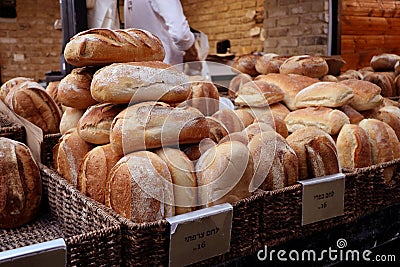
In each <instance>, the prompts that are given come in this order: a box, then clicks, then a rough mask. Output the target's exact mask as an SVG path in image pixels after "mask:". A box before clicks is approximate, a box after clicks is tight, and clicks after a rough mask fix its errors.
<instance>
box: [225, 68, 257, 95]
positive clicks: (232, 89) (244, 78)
mask: <svg viewBox="0 0 400 267" xmlns="http://www.w3.org/2000/svg"><path fill="white" fill-rule="evenodd" d="M252 80H253V78H252V77H251V76H250V75H248V74H247V73H239V74H237V75H236V76H235V77H233V78H232V80H231V81H230V82H229V88H228V89H229V90H228V96H229V98H231V99H235V98H236V92H237V90H239V88H240V87H241V86H242V85H243V84H245V83H247V82H250V81H252Z"/></svg>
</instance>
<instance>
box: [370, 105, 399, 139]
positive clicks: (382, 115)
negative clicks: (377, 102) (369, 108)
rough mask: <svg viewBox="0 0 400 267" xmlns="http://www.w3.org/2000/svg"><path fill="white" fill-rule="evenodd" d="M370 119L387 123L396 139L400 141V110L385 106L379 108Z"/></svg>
mask: <svg viewBox="0 0 400 267" xmlns="http://www.w3.org/2000/svg"><path fill="white" fill-rule="evenodd" d="M371 118H373V119H377V120H380V121H383V122H385V123H387V124H388V125H389V126H390V127H391V128H392V129H393V130H394V132H395V134H396V136H397V139H399V140H400V108H398V107H395V106H386V107H382V108H380V109H379V110H378V111H377V112H376V113H374V114H372V116H371Z"/></svg>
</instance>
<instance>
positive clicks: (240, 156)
mask: <svg viewBox="0 0 400 267" xmlns="http://www.w3.org/2000/svg"><path fill="white" fill-rule="evenodd" d="M253 174H254V164H253V159H252V157H251V154H250V152H249V150H248V149H247V147H246V145H244V144H242V143H240V142H237V141H230V142H226V143H221V144H218V145H216V146H214V147H212V148H210V149H209V150H207V151H206V152H205V153H204V154H203V155H202V156H201V157H200V158H199V160H198V161H197V163H196V176H197V183H198V186H199V188H198V190H199V205H201V206H203V207H204V206H205V207H210V206H213V205H217V204H221V203H225V202H228V203H231V204H233V203H235V202H237V201H239V200H241V199H243V198H246V197H250V196H251V190H252V189H254V188H253V186H252V178H253Z"/></svg>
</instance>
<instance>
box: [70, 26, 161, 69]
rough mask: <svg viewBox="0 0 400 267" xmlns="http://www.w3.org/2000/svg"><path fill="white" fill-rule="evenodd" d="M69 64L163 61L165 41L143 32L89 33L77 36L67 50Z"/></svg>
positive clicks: (90, 31)
mask: <svg viewBox="0 0 400 267" xmlns="http://www.w3.org/2000/svg"><path fill="white" fill-rule="evenodd" d="M64 57H65V60H66V61H67V62H68V63H69V64H71V65H73V66H76V67H83V66H99V65H100V66H101V65H109V64H111V63H116V62H131V61H148V60H160V61H162V60H163V59H164V57H165V50H164V47H163V45H162V43H161V40H160V39H159V38H158V37H157V36H155V35H154V34H152V33H150V32H148V31H145V30H141V29H119V30H111V29H89V30H86V31H82V32H80V33H78V34H76V35H75V36H73V37H72V38H71V39H70V41H69V42H68V43H67V44H66V46H65V49H64Z"/></svg>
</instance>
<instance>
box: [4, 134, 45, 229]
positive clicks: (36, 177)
mask: <svg viewBox="0 0 400 267" xmlns="http://www.w3.org/2000/svg"><path fill="white" fill-rule="evenodd" d="M0 155H1V156H0V166H1V168H0V228H16V227H19V226H22V225H24V224H26V223H28V222H30V221H31V220H32V219H34V217H35V216H36V215H37V213H38V211H39V205H40V200H41V197H42V180H41V176H40V171H39V168H38V166H37V165H36V162H35V160H34V158H33V156H32V153H31V151H30V150H29V148H28V147H27V146H26V145H25V144H23V143H20V142H18V141H14V140H11V139H8V138H4V137H0Z"/></svg>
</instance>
